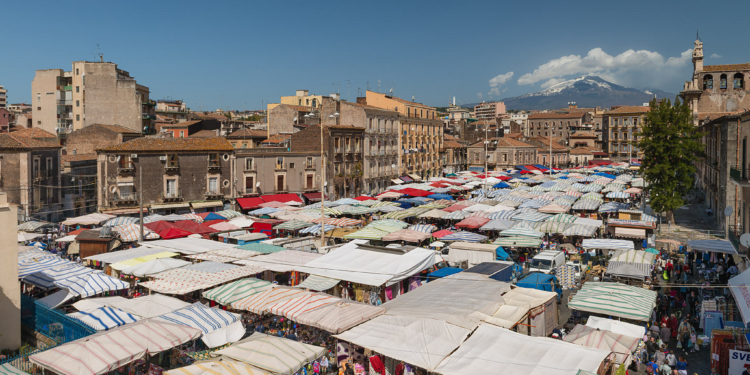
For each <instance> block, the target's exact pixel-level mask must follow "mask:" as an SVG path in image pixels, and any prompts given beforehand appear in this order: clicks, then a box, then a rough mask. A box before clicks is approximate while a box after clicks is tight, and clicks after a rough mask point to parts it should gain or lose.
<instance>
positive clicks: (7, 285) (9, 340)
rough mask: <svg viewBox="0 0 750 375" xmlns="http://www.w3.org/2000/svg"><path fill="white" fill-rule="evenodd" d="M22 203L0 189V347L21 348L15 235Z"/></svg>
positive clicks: (19, 298) (8, 348)
mask: <svg viewBox="0 0 750 375" xmlns="http://www.w3.org/2000/svg"><path fill="white" fill-rule="evenodd" d="M17 210H18V206H16V205H14V204H11V203H10V202H9V201H8V196H7V195H6V194H5V193H3V192H0V227H2V228H5V230H3V231H2V233H0V257H2V259H3V262H2V272H0V290H2V291H3V298H2V299H0V316H2V317H3V320H2V324H0V337H2V338H3V339H2V340H0V350H3V351H5V350H9V351H15V350H17V349H18V348H20V347H21V344H22V341H21V282H20V281H19V280H18V239H17V238H15V237H13V233H16V231H15V228H16V227H17V226H18V218H17V216H18V213H17Z"/></svg>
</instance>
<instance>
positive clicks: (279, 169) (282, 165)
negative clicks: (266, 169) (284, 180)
mask: <svg viewBox="0 0 750 375" xmlns="http://www.w3.org/2000/svg"><path fill="white" fill-rule="evenodd" d="M275 169H276V170H277V171H283V170H286V168H284V164H276V168H275Z"/></svg>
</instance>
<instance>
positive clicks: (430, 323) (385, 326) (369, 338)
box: [336, 284, 487, 374]
mask: <svg viewBox="0 0 750 375" xmlns="http://www.w3.org/2000/svg"><path fill="white" fill-rule="evenodd" d="M428 285H429V284H428ZM421 288H423V287H420V288H417V289H415V290H419V289H421ZM408 294H409V293H407V294H405V295H404V296H406V295H408ZM402 297H403V296H402ZM399 298H401V297H399ZM469 333H471V331H470V330H469V329H466V328H462V327H459V326H456V325H453V324H449V323H447V322H444V321H442V320H435V319H426V318H417V317H413V316H391V315H381V316H378V317H376V318H374V319H372V320H370V321H368V322H366V323H363V324H360V325H358V326H356V327H353V328H351V329H349V330H348V331H346V332H343V333H340V334H338V335H336V338H338V339H340V340H344V341H348V342H351V343H353V344H355V345H358V346H361V347H365V348H368V349H371V350H373V351H375V352H377V353H381V354H383V355H386V356H388V357H391V358H394V359H396V360H398V361H404V362H406V363H409V364H412V365H415V366H418V367H421V368H424V369H427V370H430V371H432V370H434V369H435V368H436V367H437V366H438V364H439V363H440V362H441V361H442V360H443V359H444V358H445V357H446V356H448V355H449V354H450V353H451V352H453V351H454V350H455V349H456V348H457V347H459V345H461V343H462V342H463V341H464V340H465V339H466V337H467V336H468V335H469ZM486 370H487V369H486V368H485V369H483V370H482V371H477V372H473V373H476V374H479V373H486ZM462 374H466V372H464V373H462Z"/></svg>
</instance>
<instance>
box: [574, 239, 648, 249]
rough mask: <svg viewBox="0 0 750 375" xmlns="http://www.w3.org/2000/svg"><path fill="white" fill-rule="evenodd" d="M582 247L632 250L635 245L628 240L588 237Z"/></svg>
mask: <svg viewBox="0 0 750 375" xmlns="http://www.w3.org/2000/svg"><path fill="white" fill-rule="evenodd" d="M581 247H583V248H584V249H602V250H632V249H633V248H634V247H635V245H634V244H633V241H628V240H610V239H595V238H586V239H584V240H583V242H582V243H581Z"/></svg>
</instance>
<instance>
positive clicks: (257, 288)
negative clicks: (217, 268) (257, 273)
mask: <svg viewBox="0 0 750 375" xmlns="http://www.w3.org/2000/svg"><path fill="white" fill-rule="evenodd" d="M271 285H272V284H271V283H269V282H268V281H265V280H260V279H255V278H247V279H242V280H238V281H235V282H233V283H230V284H227V285H224V286H220V287H218V288H214V289H211V290H207V291H205V292H203V297H204V298H206V299H210V300H212V301H216V302H217V303H219V304H221V305H224V306H229V305H231V304H232V303H234V302H237V301H239V300H241V299H243V298H245V297H248V296H251V295H253V294H256V293H260V292H263V291H265V290H267V289H271Z"/></svg>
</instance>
